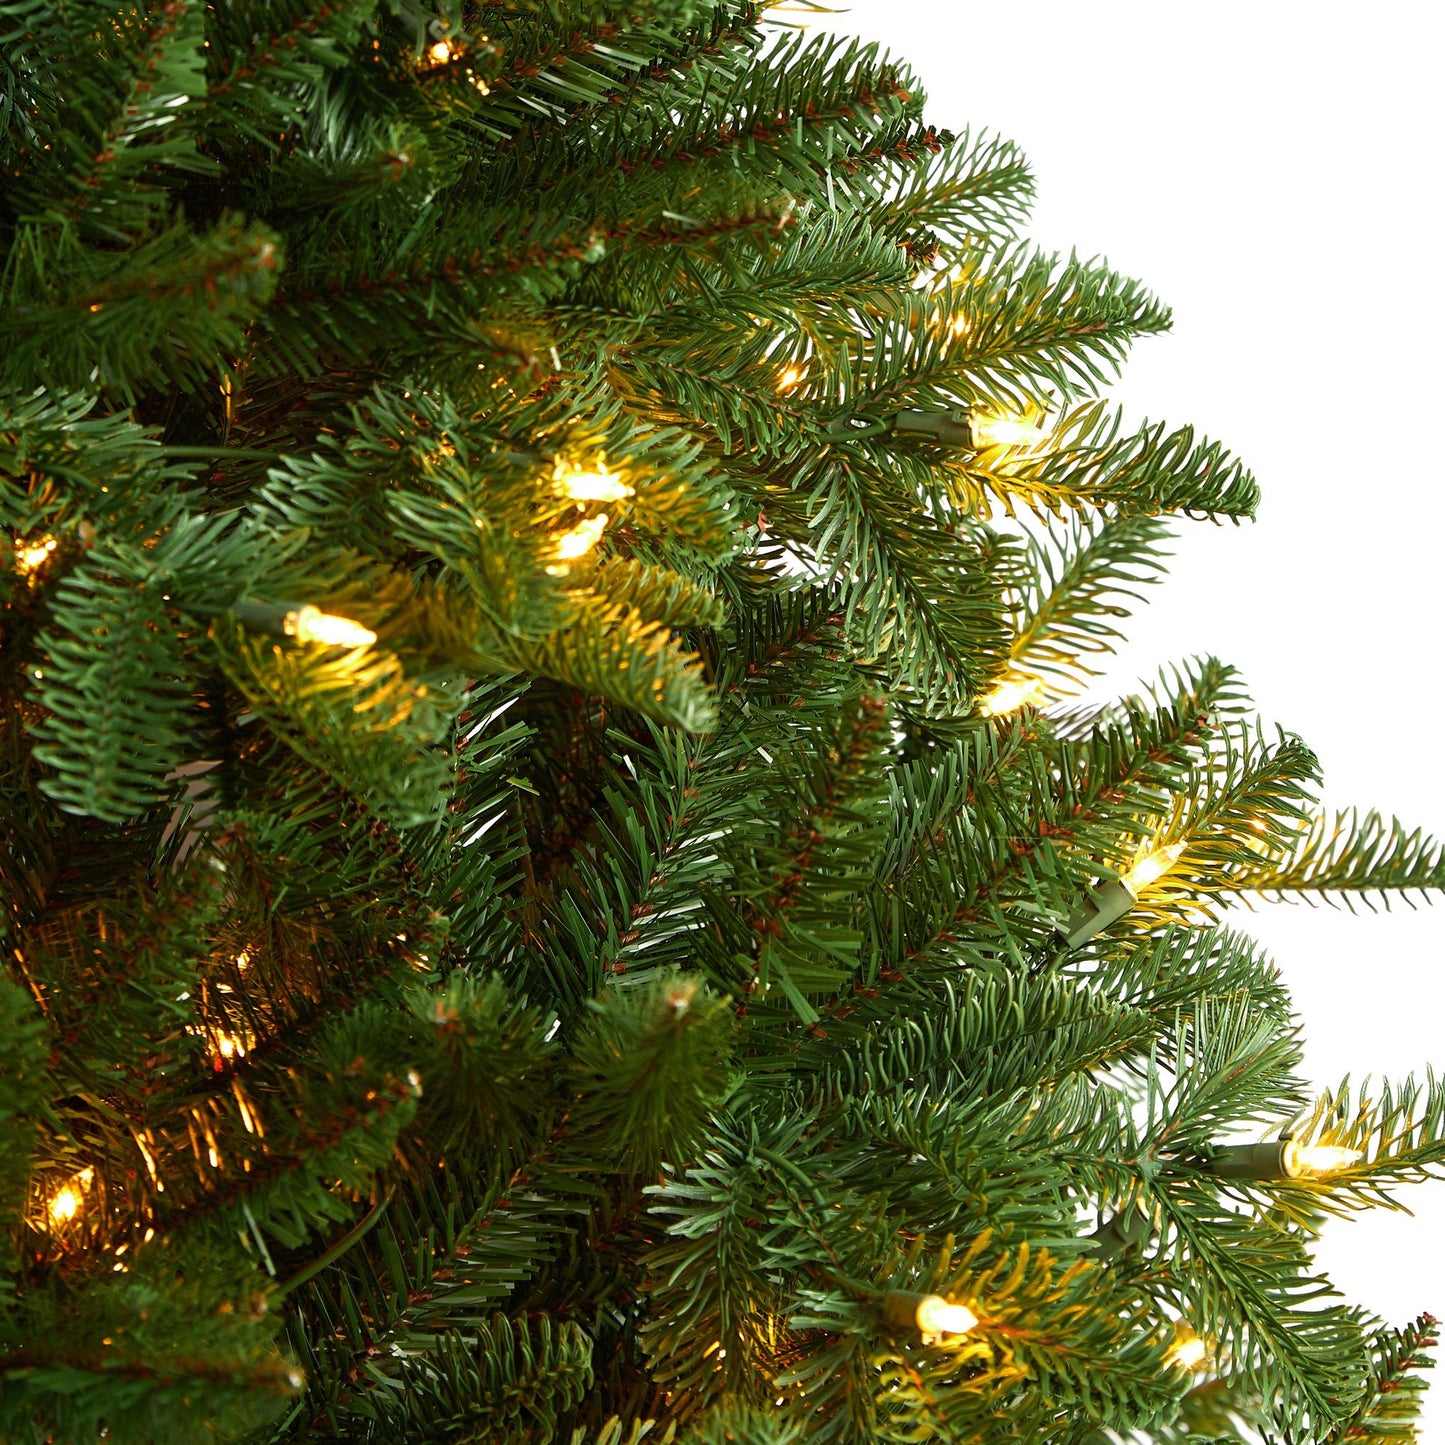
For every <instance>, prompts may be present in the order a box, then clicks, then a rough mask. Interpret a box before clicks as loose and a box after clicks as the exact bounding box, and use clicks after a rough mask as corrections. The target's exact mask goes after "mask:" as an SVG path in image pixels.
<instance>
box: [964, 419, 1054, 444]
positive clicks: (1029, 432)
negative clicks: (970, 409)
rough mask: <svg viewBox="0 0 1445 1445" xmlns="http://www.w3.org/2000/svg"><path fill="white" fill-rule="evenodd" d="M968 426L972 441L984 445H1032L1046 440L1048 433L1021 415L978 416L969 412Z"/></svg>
mask: <svg viewBox="0 0 1445 1445" xmlns="http://www.w3.org/2000/svg"><path fill="white" fill-rule="evenodd" d="M968 424H969V428H970V429H971V430H972V432H973V439H974V442H975V443H976V444H977V445H979V446H985V447H1032V446H1037V445H1038V444H1039V443H1040V442H1042V441H1045V440H1047V438H1048V433H1047V432H1046V431H1044V430H1042V429H1041V428H1040V427H1036V426H1035V425H1034V424H1033V423H1032V422H1031V421H1025V420H1024V418H1023V417H1021V416H979V415H977V414H970V416H969V418H968Z"/></svg>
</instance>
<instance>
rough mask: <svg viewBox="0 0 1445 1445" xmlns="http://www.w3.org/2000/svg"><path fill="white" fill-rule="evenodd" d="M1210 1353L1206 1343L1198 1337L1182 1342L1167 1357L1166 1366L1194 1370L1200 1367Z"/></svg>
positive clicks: (1165, 1358)
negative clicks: (1197, 1366)
mask: <svg viewBox="0 0 1445 1445" xmlns="http://www.w3.org/2000/svg"><path fill="white" fill-rule="evenodd" d="M1207 1353H1208V1350H1207V1349H1206V1347H1205V1344H1204V1341H1203V1340H1201V1339H1200V1338H1199V1336H1198V1335H1194V1336H1192V1337H1191V1338H1188V1339H1183V1340H1180V1341H1179V1342H1178V1343H1177V1344H1175V1345H1174V1346H1173V1347H1172V1348H1171V1349H1170V1351H1169V1353H1168V1354H1167V1355H1165V1357H1164V1360H1165V1363H1166V1364H1170V1365H1173V1366H1174V1367H1175V1368H1176V1369H1180V1370H1192V1369H1193V1368H1194V1367H1195V1366H1196V1365H1198V1364H1199V1363H1200V1362H1201V1361H1202V1360H1203V1359H1204V1356H1205V1355H1206V1354H1207Z"/></svg>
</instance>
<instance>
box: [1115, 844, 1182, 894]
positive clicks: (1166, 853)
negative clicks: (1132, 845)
mask: <svg viewBox="0 0 1445 1445" xmlns="http://www.w3.org/2000/svg"><path fill="white" fill-rule="evenodd" d="M1185 846H1186V845H1185V844H1183V843H1170V844H1169V845H1168V846H1167V847H1164V848H1156V849H1155V850H1154V851H1153V852H1152V853H1149V854H1147V855H1146V856H1145V857H1143V858H1141V859H1140V860H1139V861H1138V862H1137V863H1136V864H1135V865H1134V866H1133V867H1132V868H1131V869H1130V870H1129V871H1128V872H1127V873H1126V874H1125V875H1124V876H1123V877H1122V878H1121V879H1120V880H1119V881H1120V882H1121V883H1122V884H1123V885H1124V887H1125V888H1127V889H1128V890H1129V892H1130V893H1132V894H1133V895H1134V897H1135V898H1137V897H1138V896H1139V892H1140V890H1141V889H1143V888H1147V887H1148V886H1149V885H1150V884H1151V883H1153V882H1154V880H1155V879H1156V878H1161V877H1163V875H1164V874H1166V873H1167V872H1168V871H1169V870H1170V869H1171V868H1172V867H1173V866H1174V865H1175V864H1176V863H1177V862H1178V861H1179V856H1180V854H1182V853H1183V852H1184V849H1185Z"/></svg>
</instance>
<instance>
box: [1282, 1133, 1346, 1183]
mask: <svg viewBox="0 0 1445 1445" xmlns="http://www.w3.org/2000/svg"><path fill="white" fill-rule="evenodd" d="M1364 1157H1365V1155H1364V1152H1363V1151H1362V1150H1360V1149H1346V1148H1343V1147H1342V1146H1341V1145H1338V1144H1301V1143H1300V1142H1299V1141H1298V1140H1296V1139H1291V1140H1289V1141H1288V1142H1287V1143H1286V1144H1285V1146H1284V1172H1285V1174H1286V1175H1287V1176H1288V1177H1289V1178H1290V1179H1308V1178H1312V1177H1315V1176H1317V1175H1321V1174H1335V1173H1338V1171H1339V1170H1341V1169H1348V1168H1350V1167H1351V1166H1352V1165H1355V1164H1358V1163H1359V1162H1360V1160H1361V1159H1363V1158H1364Z"/></svg>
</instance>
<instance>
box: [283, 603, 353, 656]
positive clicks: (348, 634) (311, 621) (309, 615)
mask: <svg viewBox="0 0 1445 1445" xmlns="http://www.w3.org/2000/svg"><path fill="white" fill-rule="evenodd" d="M282 626H283V628H284V629H285V632H286V635H287V636H288V637H294V638H295V639H296V640H297V642H322V643H325V644H326V646H327V647H367V646H369V645H370V644H371V643H373V642H375V641H376V633H374V632H373V631H372V630H371V629H370V628H369V627H363V626H362V625H361V623H359V622H353V621H352V620H351V618H349V617H337V616H334V615H333V614H332V613H330V612H323V611H322V610H321V609H320V608H319V607H313V606H312V605H311V604H310V603H309V602H308V603H306V605H305V606H304V607H298V608H297V609H296V610H295V611H294V612H288V613H287V614H286V618H285V621H284V622H283V623H282Z"/></svg>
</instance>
